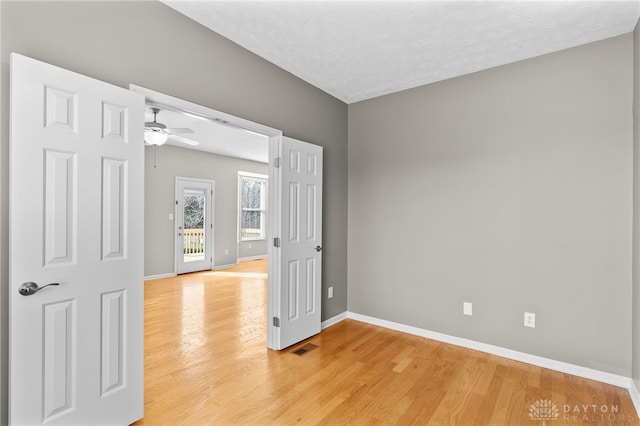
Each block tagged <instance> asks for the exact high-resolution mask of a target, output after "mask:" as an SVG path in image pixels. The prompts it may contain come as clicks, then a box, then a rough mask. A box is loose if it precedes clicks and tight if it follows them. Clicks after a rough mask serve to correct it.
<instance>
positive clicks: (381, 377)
mask: <svg viewBox="0 0 640 426" xmlns="http://www.w3.org/2000/svg"><path fill="white" fill-rule="evenodd" d="M266 271H267V269H266V262H265V261H249V262H243V263H241V265H240V266H238V267H237V268H233V269H227V270H224V271H216V272H203V273H196V274H188V275H182V276H179V277H175V278H166V279H158V280H153V281H148V282H146V284H145V309H146V311H145V417H144V419H143V420H141V421H139V422H138V423H136V425H213V424H222V425H227V424H241V425H267V424H278V425H288V424H302V425H313V424H331V425H347V424H352V425H358V424H399V425H409V424H419V425H427V424H428V425H432V424H433V425H542V424H543V422H542V418H546V419H547V421H546V425H547V426H555V425H600V424H614V425H623V424H640V422H638V421H637V416H636V414H635V410H634V407H633V404H632V402H631V400H630V398H629V395H628V393H627V391H626V390H625V389H622V388H618V387H614V386H609V385H605V384H602V383H598V382H594V381H590V380H586V379H582V378H578V377H574V376H570V375H567V374H562V373H558V372H555V371H551V370H546V369H543V368H539V367H534V366H531V365H527V364H523V363H519V362H516V361H510V360H507V359H503V358H500V357H497V356H493V355H488V354H485V353H482V352H476V351H473V350H469V349H464V348H460V347H456V346H452V345H447V344H444V343H439V342H436V341H433V340H428V339H424V338H421V337H416V336H411V335H407V334H403V333H399V332H396V331H390V330H386V329H384V328H380V327H375V326H372V325H368V324H364V323H360V322H357V321H353V320H345V321H342V322H340V323H338V324H336V325H334V326H332V327H329V328H327V329H325V330H324V331H323V332H322V333H321V334H320V335H318V336H315V337H313V338H311V339H309V340H308V341H306V342H303V343H302V344H300V345H296V346H294V347H292V348H290V349H288V350H285V351H282V352H275V351H270V350H268V349H267V348H266V328H265V324H266V308H265V306H266ZM307 343H313V344H315V345H317V346H318V348H317V349H314V350H311V351H309V352H307V353H306V354H305V355H302V356H298V355H294V354H293V353H291V351H292V350H294V349H297V348H299V347H300V346H303V345H304V344H307ZM540 400H543V401H545V400H548V401H551V403H552V404H555V406H556V408H557V413H558V416H557V419H555V420H550V418H549V417H548V415H552V413H549V414H545V413H542V415H541V419H540V420H535V421H534V420H532V419H531V418H530V417H529V413H530V408H531V407H532V404H535V403H536V401H540ZM567 406H568V407H569V409H570V411H571V412H570V413H565V410H566V407H567ZM583 406H584V407H583ZM587 406H588V407H587ZM594 406H595V407H597V408H594ZM604 409H606V410H607V411H609V412H607V413H606V414H603V413H602V411H603V410H604ZM616 409H617V412H616V413H612V412H611V411H612V410H616ZM574 410H577V412H574Z"/></svg>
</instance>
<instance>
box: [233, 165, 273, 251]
mask: <svg viewBox="0 0 640 426" xmlns="http://www.w3.org/2000/svg"><path fill="white" fill-rule="evenodd" d="M243 178H250V179H261V180H264V182H265V185H264V194H261V198H262V199H263V200H264V201H263V203H262V205H263V209H260V210H258V209H256V211H261V212H262V215H263V220H262V221H261V223H262V228H263V230H264V232H262V234H263V235H264V236H263V237H258V238H242V211H243V209H242V179H243ZM268 188H269V176H268V175H263V174H259V173H251V172H242V171H238V242H240V243H243V242H249V241H265V240H266V239H267V209H268V206H267V200H268V199H269V197H268V194H267V191H268Z"/></svg>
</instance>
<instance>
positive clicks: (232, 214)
mask: <svg viewBox="0 0 640 426" xmlns="http://www.w3.org/2000/svg"><path fill="white" fill-rule="evenodd" d="M265 145H266V141H265ZM265 149H266V148H265ZM145 154H146V156H145V161H146V165H145V185H144V186H145V198H144V206H145V214H144V216H145V221H144V226H145V229H144V235H145V237H144V238H145V241H144V275H145V276H147V277H148V276H153V275H163V274H170V273H173V272H175V271H174V268H173V265H174V252H175V250H174V235H175V232H174V230H175V222H174V221H173V220H169V214H170V213H173V212H174V210H175V179H176V176H179V177H189V178H196V179H206V180H212V181H215V194H214V198H215V199H214V234H213V235H214V259H213V264H214V266H228V265H235V264H236V263H237V262H238V171H243V172H251V173H261V174H268V172H269V171H268V167H267V165H266V164H263V163H256V162H255V161H248V160H241V159H239V158H231V157H225V156H222V155H215V154H208V153H204V152H201V151H194V150H190V149H184V148H179V147H175V146H170V145H164V146H161V147H159V148H158V150H157V152H156V153H154V148H153V147H146V151H145ZM154 157H157V159H156V166H157V167H153V164H154ZM225 250H228V252H229V254H228V255H225ZM247 250H248V248H245V249H244V250H243V251H247ZM251 252H252V253H253V255H254V256H259V255H264V256H266V254H267V248H266V245H265V243H264V241H259V242H255V244H253V245H252V250H251ZM245 257H248V256H247V255H245Z"/></svg>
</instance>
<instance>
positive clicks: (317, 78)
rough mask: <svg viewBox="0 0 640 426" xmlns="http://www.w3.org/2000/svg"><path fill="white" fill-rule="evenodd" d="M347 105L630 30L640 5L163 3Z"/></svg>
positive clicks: (306, 0)
mask: <svg viewBox="0 0 640 426" xmlns="http://www.w3.org/2000/svg"><path fill="white" fill-rule="evenodd" d="M163 2H164V3H166V4H167V5H169V6H170V7H172V8H174V9H175V10H177V11H179V12H181V13H183V14H184V15H186V16H189V17H190V18H192V19H193V20H195V21H197V22H199V23H201V24H203V25H205V26H207V27H209V28H210V29H212V30H213V31H215V32H217V33H219V34H221V35H223V36H225V37H227V38H228V39H230V40H232V41H234V42H235V43H237V44H239V45H241V46H243V47H245V48H246V49H248V50H250V51H252V52H254V53H256V54H257V55H259V56H261V57H263V58H264V59H266V60H268V61H270V62H272V63H274V64H276V65H277V66H279V67H281V68H283V69H285V70H287V71H289V72H291V73H292V74H294V75H296V76H298V77H300V78H301V79H303V80H305V81H307V82H309V83H311V84H313V85H315V86H316V87H318V88H320V89H322V90H324V91H325V92H327V93H329V94H331V95H333V96H335V97H337V98H338V99H341V100H342V101H344V102H346V103H353V102H358V101H361V100H365V99H370V98H373V97H376V96H381V95H385V94H388V93H393V92H397V91H400V90H404V89H409V88H413V87H417V86H421V85H424V84H428V83H433V82H436V81H440V80H444V79H448V78H452V77H456V76H460V75H464V74H468V73H472V72H475V71H480V70H483V69H487V68H491V67H495V66H498V65H503V64H507V63H511V62H515V61H519V60H522V59H526V58H531V57H534V56H539V55H543V54H546V53H550V52H554V51H558V50H562V49H566V48H569V47H574V46H578V45H581V44H586V43H590V42H593V41H597V40H602V39H605V38H609V37H614V36H617V35H620V34H624V33H628V32H631V31H633V28H634V26H635V24H636V22H637V20H638V18H639V17H640V1H639V0H635V1H606V0H602V1H537V2H530V1H513V0H512V1H426V0H423V1H392V0H378V1H357V0H352V1H340V0H324V1H317V0H316V1H312V0H297V1H291V0H289V1H270V0H262V1H243V0H236V1H229V0H227V1H218V0H209V1H203V0H200V1H190V0H163Z"/></svg>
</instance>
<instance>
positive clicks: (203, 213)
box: [176, 178, 213, 274]
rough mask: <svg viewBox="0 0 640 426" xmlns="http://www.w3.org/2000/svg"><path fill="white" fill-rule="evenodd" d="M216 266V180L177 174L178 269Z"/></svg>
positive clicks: (193, 270) (205, 268)
mask: <svg viewBox="0 0 640 426" xmlns="http://www.w3.org/2000/svg"><path fill="white" fill-rule="evenodd" d="M212 266H213V182H212V181H207V180H199V179H189V178H176V272H177V273H178V274H185V273H188V272H196V271H204V270H208V269H211V268H212Z"/></svg>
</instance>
